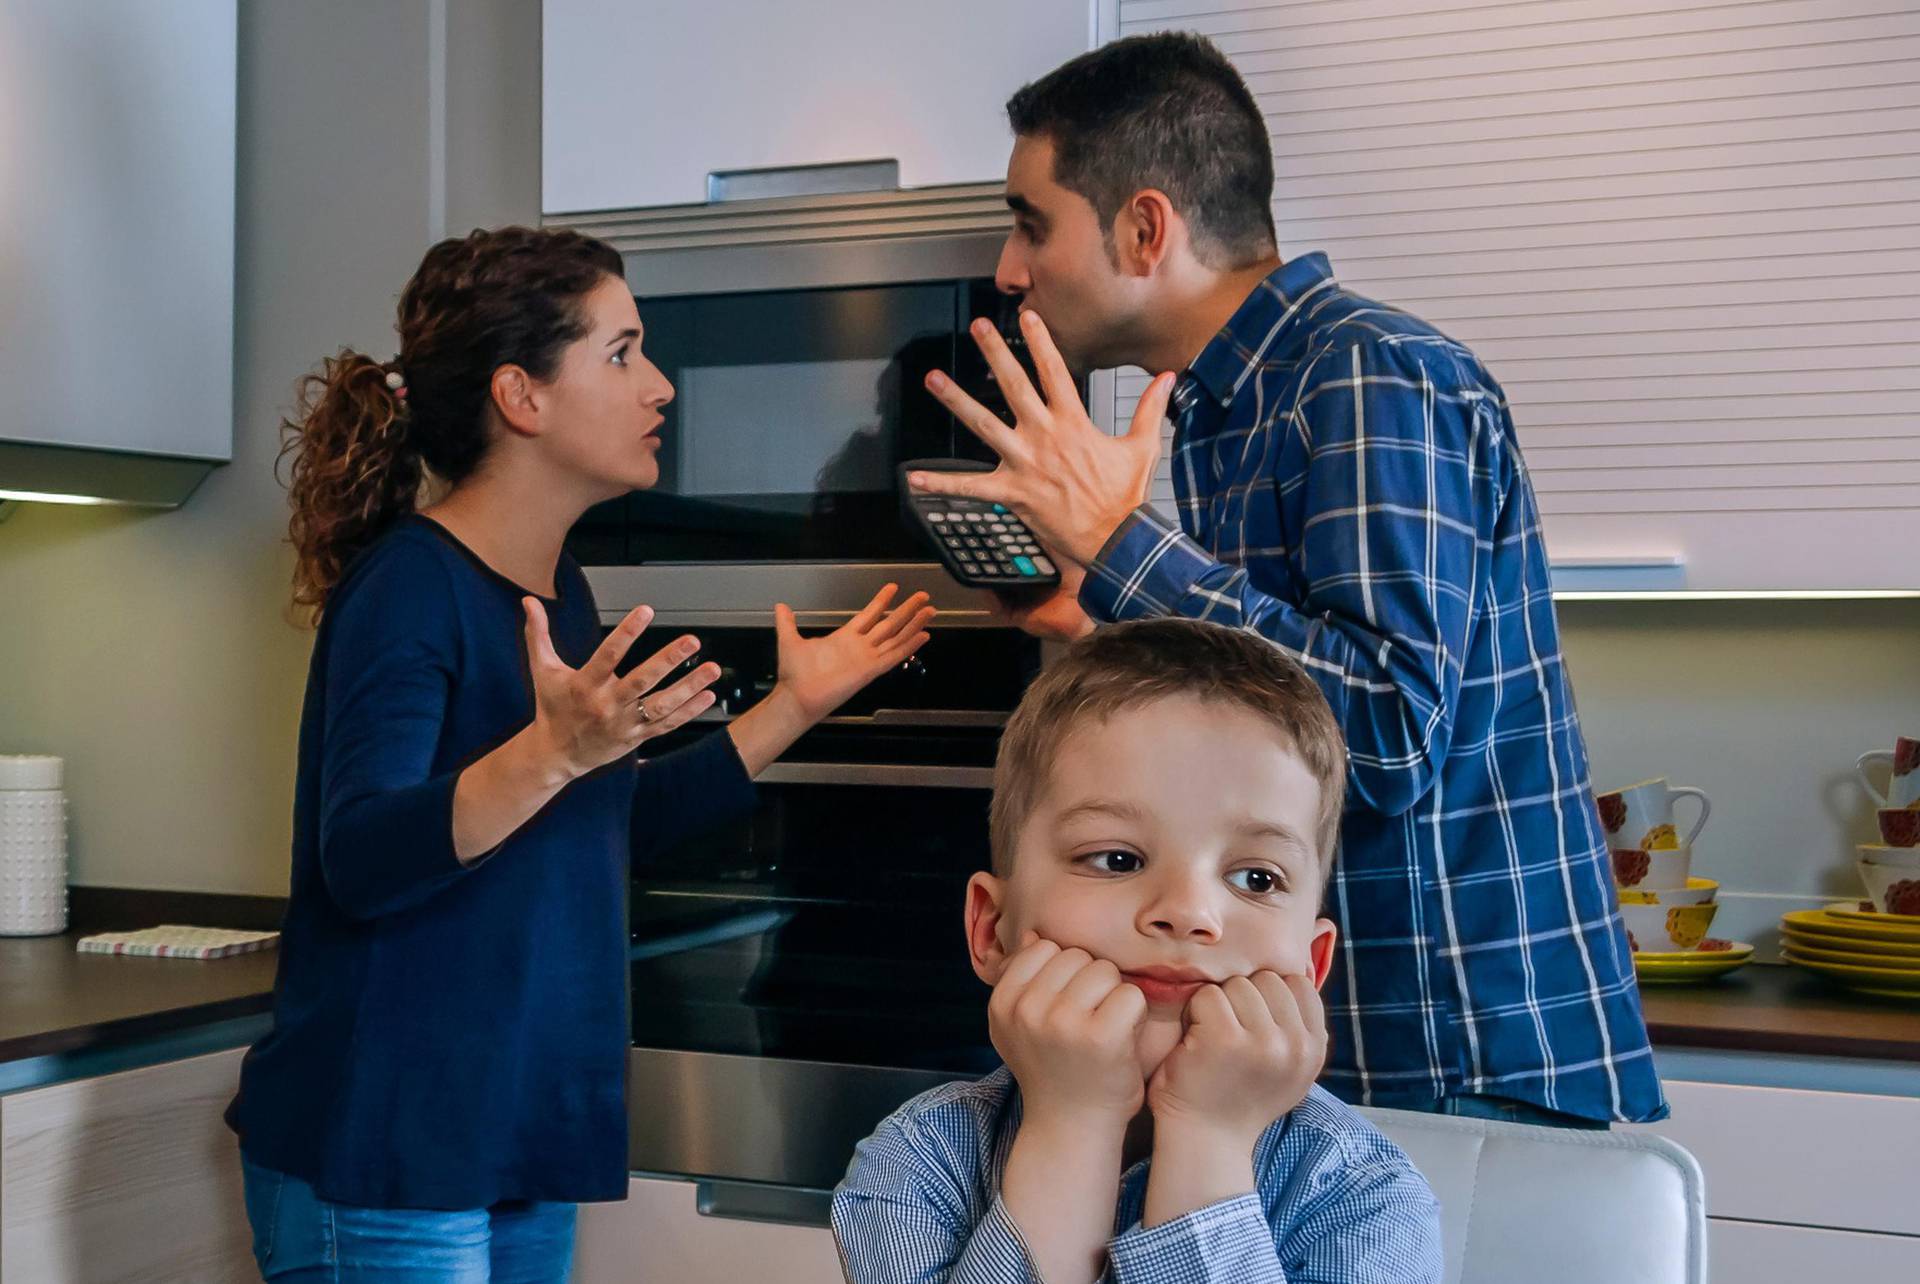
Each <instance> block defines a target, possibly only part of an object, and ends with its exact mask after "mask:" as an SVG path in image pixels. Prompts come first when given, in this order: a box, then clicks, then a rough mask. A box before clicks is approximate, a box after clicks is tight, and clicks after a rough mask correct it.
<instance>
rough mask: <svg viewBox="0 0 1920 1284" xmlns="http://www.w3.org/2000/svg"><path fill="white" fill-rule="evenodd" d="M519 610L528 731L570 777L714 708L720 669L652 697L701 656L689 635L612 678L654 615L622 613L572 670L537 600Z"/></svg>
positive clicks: (705, 670) (641, 610)
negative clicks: (529, 700)
mask: <svg viewBox="0 0 1920 1284" xmlns="http://www.w3.org/2000/svg"><path fill="white" fill-rule="evenodd" d="M522 605H523V606H524V607H525V608H526V616H527V623H526V635H527V669H528V671H529V673H530V674H531V676H532V678H533V704H534V715H533V730H534V732H535V733H536V735H537V736H538V738H539V740H540V741H541V742H542V743H543V744H544V745H545V746H547V747H548V749H549V750H550V751H551V752H552V753H553V754H554V755H555V757H556V759H557V760H558V761H559V762H560V763H561V764H563V765H564V767H565V769H566V772H567V774H568V776H569V777H575V776H584V775H585V774H586V773H588V772H589V771H592V770H593V769H594V768H596V767H601V766H605V765H606V764H607V763H609V762H612V761H613V760H614V759H616V758H619V757H621V756H623V755H625V754H629V753H632V752H633V751H634V750H635V749H637V748H638V747H639V746H640V745H641V744H642V743H644V742H645V741H647V740H651V739H652V738H653V737H655V736H658V735H663V734H665V733H666V732H669V731H672V730H673V729H674V728H676V727H680V726H684V725H685V724H686V723H688V722H690V721H691V720H692V719H694V718H697V717H699V716H700V714H702V713H704V712H705V711H706V710H707V709H709V708H711V707H712V705H713V701H714V694H713V692H712V691H709V690H708V689H707V688H708V687H710V686H712V685H713V683H714V681H715V680H716V679H717V678H719V676H720V666H719V665H717V664H711V663H709V664H703V665H701V666H700V667H699V668H697V669H695V670H694V671H693V672H692V673H689V674H688V675H687V676H686V677H684V678H681V679H680V680H679V681H678V682H676V683H674V684H673V685H672V686H670V687H668V688H666V689H665V690H664V691H655V690H654V688H655V687H656V686H658V685H659V684H660V682H661V680H662V679H663V678H665V677H666V676H667V674H669V673H671V672H672V671H673V670H674V668H675V667H676V666H678V665H680V664H682V663H684V662H685V661H686V660H687V659H688V658H689V657H691V656H692V655H693V654H694V652H696V651H698V650H699V649H700V643H699V640H698V639H697V638H694V637H692V636H691V635H689V636H685V637H680V638H676V639H675V640H674V641H672V642H670V643H668V644H667V645H666V646H664V647H662V648H660V650H658V651H656V652H654V653H653V655H652V656H650V657H648V658H647V659H646V660H645V661H644V662H643V663H641V664H638V665H636V666H634V668H633V670H632V671H631V672H629V673H628V674H627V675H626V676H624V677H622V676H620V675H618V674H617V673H616V672H615V670H616V669H617V668H618V667H619V664H620V661H621V660H622V659H623V658H624V657H625V656H626V654H627V652H628V651H629V650H631V649H632V648H633V644H634V643H635V642H636V641H638V640H639V638H640V635H641V634H642V633H643V632H645V631H646V628H647V625H649V624H650V623H652V622H653V608H651V607H646V606H636V607H635V608H634V609H633V610H631V611H629V612H627V615H626V618H625V619H623V620H621V621H620V624H619V627H617V628H615V629H614V630H613V632H611V633H609V634H607V636H606V640H605V641H603V642H601V643H600V646H599V649H598V650H596V651H595V652H594V653H593V655H592V656H591V657H589V658H588V660H587V662H586V663H585V664H583V665H581V666H580V667H579V668H577V669H575V668H572V667H570V666H569V665H568V664H567V662H566V661H564V660H562V659H561V658H560V657H559V656H558V655H556V654H555V653H554V649H553V638H552V635H551V634H550V633H549V632H548V628H547V613H546V610H545V608H544V607H542V606H541V604H540V601H539V599H538V598H533V597H528V598H524V599H522ZM783 653H784V648H783ZM841 698H842V699H844V698H845V697H844V696H843V697H841Z"/></svg>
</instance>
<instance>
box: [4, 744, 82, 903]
mask: <svg viewBox="0 0 1920 1284" xmlns="http://www.w3.org/2000/svg"><path fill="white" fill-rule="evenodd" d="M60 785H61V760H60V759H58V758H42V757H23V756H11V755H4V754H0V936H58V935H59V934H60V933H62V932H64V931H66V930H67V796H66V794H65V793H63V792H62V791H61V787H60Z"/></svg>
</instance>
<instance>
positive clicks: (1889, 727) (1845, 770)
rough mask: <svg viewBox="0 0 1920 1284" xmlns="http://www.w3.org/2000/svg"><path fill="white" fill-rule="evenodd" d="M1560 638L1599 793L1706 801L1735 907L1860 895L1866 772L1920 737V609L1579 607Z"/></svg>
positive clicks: (1716, 856)
mask: <svg viewBox="0 0 1920 1284" xmlns="http://www.w3.org/2000/svg"><path fill="white" fill-rule="evenodd" d="M1523 431H1524V429H1523ZM1560 622H1561V627H1562V632H1563V634H1564V640H1565V644H1566V654H1567V662H1568V664H1569V665H1570V666H1571V667H1572V673H1573V680H1574V689H1575V695H1576V698H1577V699H1578V701H1579V707H1580V716H1581V720H1582V722H1583V723H1584V724H1585V726H1586V732H1587V748H1588V753H1589V756H1590V758H1591V759H1592V763H1593V777H1594V784H1595V785H1596V786H1598V787H1599V788H1601V789H1611V788H1615V787H1618V786H1620V785H1626V784H1631V783H1633V782H1634V781H1637V780H1644V779H1647V778H1648V777H1651V776H1666V777H1668V778H1669V779H1670V780H1671V781H1672V782H1673V783H1675V784H1687V785H1698V786H1699V787H1700V788H1702V789H1704V790H1706V791H1707V794H1708V796H1709V798H1710V799H1711V800H1712V802H1713V808H1714V810H1713V816H1712V818H1711V819H1710V820H1709V821H1708V823H1707V827H1706V829H1705V830H1703V831H1702V833H1701V836H1700V840H1699V842H1698V844H1697V845H1696V847H1695V850H1694V868H1695V873H1698V874H1704V875H1706V876H1707V877H1710V878H1717V879H1720V880H1721V881H1722V882H1723V884H1725V886H1726V888H1727V890H1729V891H1739V892H1758V893H1775V894H1782V895H1791V896H1795V897H1798V898H1799V903H1816V902H1817V898H1818V897H1819V896H1829V895H1858V894H1860V887H1859V881H1858V879H1857V877H1856V876H1855V874H1854V872H1853V862H1854V851H1853V844H1854V843H1857V842H1877V841H1878V835H1877V833H1876V832H1875V828H1874V816H1873V803H1872V801H1871V800H1870V799H1868V798H1867V796H1866V794H1865V793H1864V792H1863V791H1862V790H1861V789H1860V787H1859V786H1858V785H1857V784H1856V783H1855V777H1854V772H1853V763H1854V759H1855V758H1857V757H1859V756H1860V754H1862V753H1864V752H1865V751H1867V750H1869V749H1891V748H1892V747H1893V738H1894V736H1895V735H1897V734H1901V733H1903V732H1904V733H1906V734H1913V733H1914V729H1915V728H1920V601H1912V600H1893V601H1838V602H1827V601H1816V602H1805V601H1794V602H1770V601H1734V602H1619V603H1608V602H1567V603H1562V604H1561V606H1560ZM1881 781H1882V783H1884V776H1883V777H1881ZM1691 805H1692V804H1691V802H1690V801H1684V802H1682V803H1680V804H1679V807H1680V812H1681V815H1682V816H1685V817H1690V816H1691V815H1692V812H1691V811H1688V810H1687V808H1689V807H1690V806H1691ZM1782 908H1790V907H1789V906H1785V905H1780V906H1774V907H1772V908H1770V909H1768V908H1766V907H1756V909H1757V911H1758V913H1759V914H1760V918H1761V921H1765V922H1772V921H1774V920H1775V919H1777V917H1778V912H1779V910H1780V909H1782ZM1722 913H1723V914H1730V913H1731V911H1729V910H1725V909H1723V911H1722ZM1714 930H1715V932H1716V934H1717V933H1718V932H1719V931H1720V927H1719V926H1718V925H1716V927H1715V929H1714ZM1742 930H1745V929H1742Z"/></svg>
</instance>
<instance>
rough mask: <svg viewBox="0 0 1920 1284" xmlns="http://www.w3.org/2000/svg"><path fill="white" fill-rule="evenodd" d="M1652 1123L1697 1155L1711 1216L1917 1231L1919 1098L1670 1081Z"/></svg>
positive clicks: (1919, 1222)
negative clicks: (1666, 1109) (1667, 1113)
mask: <svg viewBox="0 0 1920 1284" xmlns="http://www.w3.org/2000/svg"><path fill="white" fill-rule="evenodd" d="M1666 1089H1667V1099H1668V1100H1669V1101H1670V1102H1671V1103H1672V1105H1673V1117H1672V1118H1671V1119H1668V1120H1665V1121H1663V1122H1661V1123H1657V1124H1649V1125H1646V1126H1647V1127H1649V1128H1650V1129H1652V1130H1653V1131H1655V1132H1658V1133H1659V1134H1660V1135H1662V1136H1664V1137H1670V1138H1672V1139H1673V1140H1674V1141H1677V1142H1679V1143H1680V1144H1681V1145H1682V1146H1685V1147H1686V1148H1687V1149H1688V1150H1690V1151H1692V1152H1693V1155H1694V1158H1696V1159H1698V1160H1699V1161H1700V1167H1701V1169H1702V1170H1703V1171H1704V1172H1705V1173H1706V1178H1707V1215H1708V1216H1709V1217H1734V1218H1741V1219H1744V1220H1749V1221H1759V1222H1785V1223H1792V1224H1796V1225H1802V1226H1830V1227H1839V1228H1843V1229H1849V1230H1865V1231H1882V1232H1889V1233H1893V1234H1900V1235H1920V1198H1916V1196H1915V1193H1914V1186H1913V1182H1912V1180H1911V1178H1912V1174H1913V1171H1914V1165H1915V1163H1916V1162H1920V1098H1914V1097H1883V1096H1874V1095H1871V1094H1868V1093H1853V1092H1810V1091H1805V1090H1802V1089H1796V1088H1751V1087H1744V1086H1737V1085H1732V1084H1721V1083H1691V1082H1686V1081H1672V1082H1669V1083H1668V1084H1667V1085H1666Z"/></svg>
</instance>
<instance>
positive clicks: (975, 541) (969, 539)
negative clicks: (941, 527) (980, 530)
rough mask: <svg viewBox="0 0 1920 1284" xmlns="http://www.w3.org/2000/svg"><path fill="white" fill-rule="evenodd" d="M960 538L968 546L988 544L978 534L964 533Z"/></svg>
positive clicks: (982, 546) (980, 546) (983, 546)
mask: <svg viewBox="0 0 1920 1284" xmlns="http://www.w3.org/2000/svg"><path fill="white" fill-rule="evenodd" d="M960 539H961V542H962V543H964V544H965V545H966V546H967V547H968V548H985V547H986V546H987V542H986V541H985V540H983V539H981V538H980V537H979V536H978V535H962V536H961V537H960Z"/></svg>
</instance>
